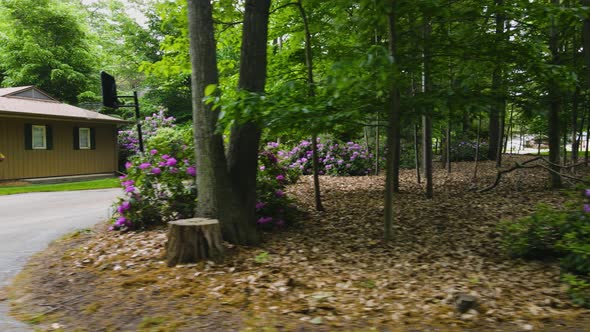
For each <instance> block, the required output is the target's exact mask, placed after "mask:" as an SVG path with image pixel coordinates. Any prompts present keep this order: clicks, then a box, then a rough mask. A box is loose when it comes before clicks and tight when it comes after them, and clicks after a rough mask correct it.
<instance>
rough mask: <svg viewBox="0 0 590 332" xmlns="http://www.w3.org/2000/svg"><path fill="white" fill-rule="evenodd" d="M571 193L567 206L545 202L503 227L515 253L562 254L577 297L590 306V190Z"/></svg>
mask: <svg viewBox="0 0 590 332" xmlns="http://www.w3.org/2000/svg"><path fill="white" fill-rule="evenodd" d="M571 197H572V199H571V201H570V203H569V204H568V207H567V208H566V209H565V210H557V209H554V208H549V207H547V206H542V205H541V206H539V207H538V208H537V210H536V211H535V212H534V213H533V214H532V215H531V216H529V217H525V218H522V219H518V220H516V221H515V222H510V221H504V222H502V223H501V224H500V226H499V229H500V232H501V233H502V239H503V244H504V247H505V248H506V250H507V251H508V253H510V254H511V255H512V256H515V257H523V258H527V259H547V258H558V259H559V260H560V262H561V266H562V269H563V271H564V275H563V280H564V282H566V283H567V284H569V286H570V289H569V292H570V295H571V296H572V299H573V301H574V302H575V303H577V304H579V305H584V306H587V307H590V284H589V283H590V205H588V204H587V201H588V198H589V197H590V190H586V191H585V195H579V194H578V195H572V196H571ZM581 197H582V198H581Z"/></svg>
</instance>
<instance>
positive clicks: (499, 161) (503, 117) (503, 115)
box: [496, 100, 506, 167]
mask: <svg viewBox="0 0 590 332" xmlns="http://www.w3.org/2000/svg"><path fill="white" fill-rule="evenodd" d="M505 102H506V100H502V101H501V106H500V130H499V131H498V133H499V135H498V151H497V153H498V154H497V156H496V167H502V146H503V145H504V144H503V142H504V126H505V122H506V104H505Z"/></svg>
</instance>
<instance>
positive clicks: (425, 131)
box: [422, 16, 433, 198]
mask: <svg viewBox="0 0 590 332" xmlns="http://www.w3.org/2000/svg"><path fill="white" fill-rule="evenodd" d="M423 29H424V53H423V66H424V69H423V70H424V73H423V75H424V76H423V78H422V91H423V92H424V94H425V95H428V94H429V93H430V92H431V89H432V82H431V77H430V69H431V60H430V45H429V44H430V34H431V31H432V26H431V23H430V18H429V17H427V16H425V17H424V26H423ZM422 153H423V155H424V157H423V158H424V161H423V164H424V177H425V178H426V198H432V196H433V183H432V119H431V109H430V107H429V109H426V110H425V112H424V115H423V116H422Z"/></svg>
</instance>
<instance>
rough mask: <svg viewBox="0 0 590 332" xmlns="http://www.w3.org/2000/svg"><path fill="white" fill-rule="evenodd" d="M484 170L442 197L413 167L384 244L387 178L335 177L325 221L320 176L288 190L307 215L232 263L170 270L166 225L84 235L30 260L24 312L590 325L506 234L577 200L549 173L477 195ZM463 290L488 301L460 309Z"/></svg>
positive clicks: (60, 318) (488, 176)
mask: <svg viewBox="0 0 590 332" xmlns="http://www.w3.org/2000/svg"><path fill="white" fill-rule="evenodd" d="M472 169H473V166H472V164H470V163H457V164H454V170H453V173H452V174H451V175H447V174H446V171H444V170H440V169H437V170H436V174H435V183H436V186H435V197H434V199H432V200H426V199H425V198H424V197H423V195H422V188H421V187H420V185H418V184H416V180H415V177H414V172H413V171H411V170H407V171H403V173H402V179H401V187H402V193H400V194H398V195H396V196H395V203H394V204H395V210H396V213H395V225H394V240H393V241H392V242H390V243H383V242H382V240H381V239H382V234H383V226H382V224H383V182H384V178H383V177H381V176H379V177H348V178H335V177H322V178H321V182H322V186H323V187H322V189H323V197H324V205H325V207H326V211H325V212H315V211H314V210H313V203H314V202H313V195H312V193H313V191H312V179H311V178H310V177H303V178H302V179H301V180H300V182H299V183H298V184H296V185H293V186H291V187H290V188H289V189H288V194H289V195H291V196H292V197H294V198H295V199H296V201H297V204H298V205H299V207H300V208H301V209H302V210H304V211H307V217H305V218H304V219H305V220H301V221H300V222H298V223H297V224H296V225H295V226H293V227H291V228H289V229H286V230H283V231H281V232H278V233H273V234H265V235H264V242H263V244H262V245H261V246H260V247H258V248H249V247H239V246H230V245H228V246H227V249H228V250H227V258H226V260H225V262H224V263H223V264H214V263H212V262H204V263H199V264H192V265H184V266H179V267H175V268H167V267H166V264H165V262H164V261H163V255H164V244H165V241H166V234H165V230H152V231H146V232H139V233H135V232H130V233H123V234H120V233H113V232H108V231H107V230H106V228H105V227H102V228H97V229H96V230H95V231H94V232H93V233H91V234H84V233H80V234H76V235H75V236H71V237H68V238H65V239H63V240H61V241H57V242H56V243H54V244H53V245H51V246H50V248H49V249H48V250H47V251H45V252H43V253H42V254H40V255H37V256H36V257H34V258H33V259H32V260H31V261H30V262H29V264H28V266H27V267H26V269H25V270H24V271H23V273H21V275H20V276H19V277H18V278H17V280H16V282H15V284H14V285H13V286H12V287H11V295H10V296H11V298H12V299H13V301H12V303H13V313H14V314H15V315H16V316H17V317H19V318H21V319H24V320H28V321H32V322H35V323H38V326H39V328H40V329H47V330H51V329H57V328H63V329H64V330H66V331H71V330H79V331H119V330H124V331H129V330H140V331H144V330H145V331H336V330H342V331H368V330H371V329H373V328H374V329H375V330H379V331H453V330H456V331H464V330H473V331H490V330H494V331H521V330H546V331H583V330H588V329H590V320H589V319H588V316H590V315H588V314H589V313H590V311H588V310H583V309H581V308H577V307H575V306H573V305H572V304H571V303H570V302H569V300H568V298H567V295H566V294H565V289H564V286H563V284H562V283H561V282H560V272H559V266H558V265H557V263H556V262H526V261H520V260H512V259H510V258H508V257H506V256H505V255H504V254H503V251H502V250H501V247H500V244H499V238H498V233H497V231H496V228H495V227H496V225H497V223H498V221H499V220H501V219H512V218H516V217H520V216H525V215H527V214H529V213H530V212H531V211H533V208H534V206H535V205H536V204H538V203H545V204H549V205H554V206H559V205H560V204H562V203H563V202H564V201H565V199H566V197H565V196H564V195H562V194H560V193H559V192H553V191H550V190H548V188H547V186H546V182H547V174H546V172H544V171H542V170H539V169H531V170H519V171H517V172H513V173H511V174H509V175H508V176H507V177H506V179H504V180H503V182H502V184H501V185H500V186H498V188H496V189H495V190H493V191H491V192H488V193H482V194H478V193H475V192H473V191H470V190H469V189H470V188H472V184H471V174H472ZM479 172H480V174H481V176H480V179H479V187H484V186H485V185H487V184H489V183H491V182H492V181H493V178H494V175H495V169H494V167H493V165H492V163H483V164H481V168H480V171H479ZM458 294H470V295H473V296H476V297H477V299H478V303H479V305H478V306H477V307H476V308H475V309H474V310H471V311H469V312H466V313H463V314H461V313H457V312H456V310H455V304H454V299H455V297H456V296H457V295H458Z"/></svg>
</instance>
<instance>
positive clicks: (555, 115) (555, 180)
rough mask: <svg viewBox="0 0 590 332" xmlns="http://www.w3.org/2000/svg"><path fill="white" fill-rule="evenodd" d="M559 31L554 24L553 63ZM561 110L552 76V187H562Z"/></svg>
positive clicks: (557, 2) (557, 0) (556, 59)
mask: <svg viewBox="0 0 590 332" xmlns="http://www.w3.org/2000/svg"><path fill="white" fill-rule="evenodd" d="M551 2H552V4H553V5H554V6H556V7H559V5H560V0H551ZM557 34H558V32H557V27H556V26H555V24H552V26H551V31H550V39H549V50H550V51H551V58H552V59H551V64H552V65H558V64H559V49H558V46H559V40H558V35H557ZM560 112H561V95H560V91H559V86H558V83H557V82H556V78H552V80H551V82H550V83H549V118H548V120H549V161H550V162H551V163H553V164H554V165H551V166H550V167H551V169H552V170H553V172H549V174H550V176H551V187H553V188H559V187H561V176H560V175H559V171H560V169H559V166H558V165H559V161H560V160H559V159H560V158H559V152H560V151H559V140H560V135H559V134H560V129H559V113H560Z"/></svg>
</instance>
